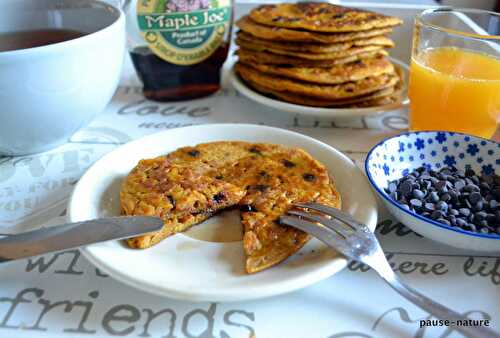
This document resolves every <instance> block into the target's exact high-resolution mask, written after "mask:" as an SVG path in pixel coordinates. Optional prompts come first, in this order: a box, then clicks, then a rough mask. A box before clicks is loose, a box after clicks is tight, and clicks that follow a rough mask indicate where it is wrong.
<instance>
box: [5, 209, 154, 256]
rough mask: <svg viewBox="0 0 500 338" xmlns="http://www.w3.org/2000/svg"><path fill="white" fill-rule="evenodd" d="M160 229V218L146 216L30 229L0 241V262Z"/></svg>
mask: <svg viewBox="0 0 500 338" xmlns="http://www.w3.org/2000/svg"><path fill="white" fill-rule="evenodd" d="M162 227H163V222H162V220H161V219H160V218H156V217H147V216H130V217H110V218H99V219H94V220H90V221H85V222H76V223H68V224H63V225H56V226H51V227H48V228H42V229H38V230H33V231H29V232H25V233H21V234H18V235H10V236H7V237H4V238H1V239H0V262H7V261H11V260H16V259H21V258H26V257H32V256H38V255H42V254H46V253H50V252H56V251H61V250H66V249H73V248H77V247H80V246H84V245H89V244H93V243H99V242H104V241H109V240H117V239H124V238H129V237H134V236H138V235H141V234H144V233H148V232H154V231H158V230H160V229H161V228H162Z"/></svg>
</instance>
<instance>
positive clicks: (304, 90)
mask: <svg viewBox="0 0 500 338" xmlns="http://www.w3.org/2000/svg"><path fill="white" fill-rule="evenodd" d="M235 70H236V72H237V73H238V74H239V75H240V76H241V77H242V79H243V80H244V81H246V82H250V83H256V84H258V85H261V86H263V87H266V88H269V89H272V90H274V91H282V92H290V93H294V94H298V95H305V96H309V97H315V98H320V99H324V100H340V99H346V98H352V97H356V96H361V95H365V94H369V93H373V92H375V91H377V90H381V89H384V88H388V87H392V86H395V85H396V84H397V83H398V81H399V77H398V75H397V74H396V73H392V74H382V75H380V76H370V77H366V78H364V79H361V80H359V81H356V82H346V83H341V84H337V85H318V84H313V83H308V82H302V81H296V80H291V79H287V78H284V77H279V76H274V75H268V74H264V73H260V72H257V71H255V69H254V68H252V67H249V66H247V65H244V64H242V63H237V64H236V65H235Z"/></svg>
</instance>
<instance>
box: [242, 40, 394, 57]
mask: <svg viewBox="0 0 500 338" xmlns="http://www.w3.org/2000/svg"><path fill="white" fill-rule="evenodd" d="M236 43H237V44H238V45H239V46H240V47H241V48H245V49H250V50H253V51H256V52H269V53H273V54H278V55H286V56H292V57H296V58H301V59H306V60H314V61H316V60H319V61H321V60H332V59H341V58H346V57H350V56H353V55H357V54H361V53H367V52H377V51H380V50H382V49H383V48H384V47H383V46H380V45H369V46H354V47H351V48H349V49H345V50H338V51H333V52H327V53H310V52H297V51H291V50H286V49H280V48H276V47H270V46H268V44H266V45H263V44H259V43H255V42H250V41H245V40H242V39H240V38H236Z"/></svg>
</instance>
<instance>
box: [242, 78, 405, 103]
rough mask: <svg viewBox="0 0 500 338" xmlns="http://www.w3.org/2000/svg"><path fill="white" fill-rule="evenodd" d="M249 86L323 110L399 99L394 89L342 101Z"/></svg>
mask: <svg viewBox="0 0 500 338" xmlns="http://www.w3.org/2000/svg"><path fill="white" fill-rule="evenodd" d="M251 86H252V87H253V88H255V89H256V90H258V91H259V92H261V93H265V94H269V95H271V96H273V97H276V98H278V99H280V100H283V101H287V102H290V103H294V104H300V105H303V106H312V107H323V108H329V107H332V108H354V107H358V108H361V107H369V106H370V105H373V104H376V105H386V104H390V103H395V102H397V101H398V99H399V98H400V94H399V92H398V91H397V90H396V89H395V87H388V88H384V89H381V90H378V91H376V92H373V93H370V94H367V95H361V96H357V97H353V98H348V99H342V100H323V99H318V98H315V97H308V96H304V95H297V94H294V93H290V92H285V91H281V92H280V91H276V90H273V89H270V88H266V87H264V86H260V85H258V84H256V83H251Z"/></svg>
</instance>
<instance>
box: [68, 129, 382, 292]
mask: <svg viewBox="0 0 500 338" xmlns="http://www.w3.org/2000/svg"><path fill="white" fill-rule="evenodd" d="M228 126H229V127H231V128H241V127H247V128H261V129H267V130H269V131H275V132H278V133H285V134H289V135H291V136H293V137H300V138H302V139H303V140H306V141H309V142H311V143H312V144H314V145H315V146H319V147H323V148H325V147H326V148H327V149H328V151H330V152H333V153H335V154H336V156H338V157H339V158H340V159H342V160H343V161H347V162H350V163H351V164H352V165H353V169H354V170H355V171H356V172H357V173H358V174H359V175H362V176H363V177H364V178H366V175H364V174H363V171H362V169H361V168H359V167H358V166H356V165H355V164H354V163H353V162H352V160H351V159H349V157H347V156H346V155H345V154H343V153H342V152H341V151H339V150H337V149H336V148H334V147H332V146H330V145H329V144H326V143H324V142H322V141H319V140H317V139H315V138H313V137H310V136H308V135H304V134H301V133H298V132H295V131H292V130H288V129H283V128H276V127H271V126H265V125H258V124H248V123H214V124H201V125H192V126H185V127H179V128H173V129H167V130H163V131H160V132H156V133H153V134H149V135H145V136H143V137H140V138H138V139H136V140H133V141H131V142H128V143H126V144H124V145H121V146H119V147H117V148H115V149H114V150H112V151H110V152H109V153H107V154H105V155H104V156H103V157H101V158H100V159H99V160H97V161H96V162H94V164H92V166H90V167H89V168H88V169H87V171H86V172H85V173H84V174H83V175H82V176H81V178H80V180H79V181H78V183H77V184H76V186H75V188H74V189H73V192H72V194H71V196H70V199H69V202H68V207H67V215H68V216H67V217H68V219H69V220H70V221H75V220H76V218H74V216H72V214H73V212H72V210H74V209H75V208H77V207H78V205H77V202H76V201H77V199H78V193H79V190H80V189H81V185H82V184H84V183H85V181H86V180H87V179H88V177H92V176H93V175H94V172H93V171H95V170H98V169H99V168H98V166H99V165H101V164H100V163H103V162H106V161H107V159H108V157H111V156H113V154H114V153H115V152H117V151H123V150H122V149H123V148H124V147H130V146H132V145H133V144H140V143H143V142H146V143H147V142H148V139H154V138H157V137H158V136H159V135H164V134H168V133H169V132H171V131H172V130H179V129H184V130H189V129H203V128H221V127H223V128H227V127H228ZM221 139H224V137H223V136H222V137H221ZM257 142H258V141H257ZM96 168H97V169H96ZM364 185H365V186H366V188H367V191H370V197H369V198H368V199H369V201H370V203H369V204H367V205H364V206H363V207H364V208H370V209H371V219H372V220H371V224H367V225H368V226H369V228H370V229H371V230H372V231H373V230H374V229H375V227H376V224H377V220H378V208H377V200H376V196H375V194H374V192H373V191H372V189H371V188H370V184H369V182H368V180H366V179H365V182H364ZM92 247H93V245H91V246H88V247H82V248H80V249H79V250H80V252H81V253H82V254H83V255H84V256H85V258H86V259H88V260H89V261H90V262H91V263H92V264H93V265H94V266H95V267H97V268H99V269H100V270H102V271H104V272H106V273H107V274H109V276H110V277H111V278H113V279H115V280H117V281H119V282H121V283H123V284H126V285H129V286H132V287H134V288H136V289H139V290H142V291H145V292H148V293H151V294H156V295H160V296H163V297H168V298H173V299H178V300H184V301H194V302H199V301H224V302H231V301H247V300H254V299H260V298H265V297H270V296H274V295H280V294H284V293H288V292H291V291H295V290H299V289H302V288H304V287H307V286H310V285H312V284H315V283H317V282H319V281H321V280H324V279H326V278H328V277H330V276H332V275H334V274H335V273H337V272H339V271H341V270H342V269H343V268H345V267H346V266H347V260H346V259H345V258H342V257H341V256H338V257H336V259H333V260H331V262H329V263H328V264H325V265H322V266H320V267H319V268H317V269H315V270H314V272H311V273H306V274H301V275H299V276H296V277H294V278H289V279H284V280H281V281H280V282H279V284H278V285H277V284H276V283H269V284H267V285H266V286H265V287H261V286H259V290H258V292H257V293H253V294H250V293H248V294H244V295H242V293H241V292H240V291H238V290H233V291H231V290H225V289H219V290H217V291H216V292H212V293H210V292H207V291H206V290H205V291H201V292H200V291H198V290H190V291H189V292H187V291H185V290H179V289H178V288H175V287H166V286H165V285H162V286H161V287H158V286H157V285H152V284H145V283H143V282H141V281H140V280H137V279H135V278H132V277H131V276H130V275H129V274H125V273H123V272H122V271H121V270H119V269H115V268H113V267H112V266H110V265H109V264H105V262H104V261H102V260H100V259H98V258H97V257H96V256H95V255H94V253H92Z"/></svg>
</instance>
